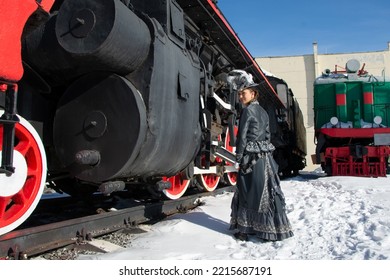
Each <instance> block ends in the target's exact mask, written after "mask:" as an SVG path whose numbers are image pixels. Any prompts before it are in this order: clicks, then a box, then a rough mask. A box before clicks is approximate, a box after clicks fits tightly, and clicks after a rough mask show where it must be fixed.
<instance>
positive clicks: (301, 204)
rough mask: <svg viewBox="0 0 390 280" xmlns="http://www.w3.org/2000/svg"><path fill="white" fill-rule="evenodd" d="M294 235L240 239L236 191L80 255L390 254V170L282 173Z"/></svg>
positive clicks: (120, 257)
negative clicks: (110, 247)
mask: <svg viewBox="0 0 390 280" xmlns="http://www.w3.org/2000/svg"><path fill="white" fill-rule="evenodd" d="M281 184H282V189H283V191H284V194H285V197H286V203H287V213H288V217H289V219H290V222H291V224H292V226H293V229H294V237H292V238H290V239H286V240H284V241H277V242H265V243H263V242H261V241H260V240H258V239H257V238H256V237H255V236H252V237H250V240H249V241H248V242H242V241H237V240H235V239H234V238H233V237H232V232H231V231H229V230H228V227H229V219H230V202H231V199H232V193H225V194H222V195H218V196H217V197H208V198H203V201H204V205H203V206H201V207H199V208H197V209H194V210H192V211H191V212H190V213H186V214H177V215H174V216H171V217H169V218H167V219H166V220H164V221H162V222H159V223H157V224H155V225H152V226H147V227H146V226H145V227H143V229H145V230H146V232H145V233H142V234H138V235H137V236H136V237H135V238H134V239H133V240H132V241H131V242H130V243H129V244H128V246H127V248H126V249H121V250H119V251H116V252H112V253H108V254H101V255H93V256H80V259H100V260H107V259H110V260H112V259H117V260H390V177H385V178H383V177H382V178H381V177H380V178H362V177H324V176H316V175H315V174H313V175H310V174H306V175H305V174H303V175H302V176H298V177H295V178H292V179H289V180H284V181H282V183H281Z"/></svg>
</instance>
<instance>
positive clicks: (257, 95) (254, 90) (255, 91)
mask: <svg viewBox="0 0 390 280" xmlns="http://www.w3.org/2000/svg"><path fill="white" fill-rule="evenodd" d="M250 90H252V91H253V92H254V93H255V98H254V100H257V99H258V98H259V90H258V89H257V88H254V87H253V88H250Z"/></svg>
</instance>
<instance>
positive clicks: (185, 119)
mask: <svg viewBox="0 0 390 280" xmlns="http://www.w3.org/2000/svg"><path fill="white" fill-rule="evenodd" d="M1 5H2V6H1V9H2V10H7V11H9V12H8V14H7V15H2V16H1V17H2V21H1V24H0V31H1V33H0V38H1V44H0V59H1V61H2V63H1V66H0V109H1V112H0V116H1V119H0V139H1V142H0V150H1V154H0V155H1V167H0V168H1V169H0V234H4V233H6V232H9V231H11V230H13V229H14V228H16V227H17V226H18V225H20V224H21V223H23V221H24V220H26V219H27V218H28V217H29V215H30V214H31V212H32V211H33V210H34V208H35V206H36V205H37V203H38V201H39V200H40V197H41V195H42V192H43V190H44V188H45V187H51V188H52V189H54V190H56V191H58V192H65V193H68V194H71V195H74V196H78V195H81V196H84V195H88V194H91V193H93V192H96V191H99V192H101V193H103V194H106V195H109V194H111V193H112V192H115V191H122V190H125V189H126V190H133V191H134V190H135V191H136V190H138V189H140V190H141V188H142V189H143V188H146V189H147V190H149V192H150V193H151V194H153V195H156V194H164V195H165V196H166V197H168V198H170V199H176V198H179V197H181V196H182V195H183V194H184V192H185V191H186V189H187V188H188V187H189V186H191V187H198V188H201V189H203V190H206V191H213V190H214V189H215V188H216V187H217V186H218V184H219V183H225V184H229V185H234V184H235V183H236V176H237V170H236V169H235V168H234V162H235V153H234V142H235V133H236V131H237V118H238V115H239V104H238V102H237V101H238V100H237V96H236V93H235V92H234V90H232V87H231V85H229V83H227V82H226V80H227V79H226V77H227V74H228V73H229V71H231V70H233V69H244V70H245V71H247V72H248V73H251V75H253V77H254V79H255V81H256V82H257V83H259V90H260V92H261V96H260V102H261V104H262V106H263V107H264V108H265V109H266V110H267V111H268V113H269V115H270V121H271V124H272V139H273V143H274V145H275V146H276V151H275V158H276V159H277V162H278V163H279V171H280V173H281V174H284V175H293V174H296V173H297V172H298V171H299V170H301V169H303V168H304V167H305V155H306V142H304V139H305V137H302V135H303V136H304V134H305V130H304V126H303V118H302V114H301V111H300V109H299V106H298V104H297V102H296V100H295V99H294V97H293V94H292V91H291V90H290V89H289V88H288V86H287V84H286V83H285V82H284V81H283V80H281V79H278V78H275V77H271V76H267V75H266V74H264V72H263V71H262V70H261V69H260V67H259V66H258V65H257V64H256V62H255V61H254V60H253V58H252V57H251V55H250V54H249V52H248V51H247V49H246V48H245V46H244V45H243V44H242V42H241V41H240V40H239V38H238V37H237V35H236V34H235V32H234V31H233V29H232V27H231V26H230V25H229V23H228V22H227V20H226V19H225V18H224V16H223V15H222V13H221V11H220V10H219V9H218V7H217V5H216V3H215V1H211V0H185V1H184V0H176V1H175V0H153V1H143V0H122V1H120V0H104V1H103V0H56V1H54V0H46V1H45V0H35V1H34V0H18V1H2V2H1ZM10 22H12V23H13V24H12V25H11V24H9V23H10Z"/></svg>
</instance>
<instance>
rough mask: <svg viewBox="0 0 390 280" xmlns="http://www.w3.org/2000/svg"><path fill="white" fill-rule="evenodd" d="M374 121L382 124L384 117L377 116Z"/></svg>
mask: <svg viewBox="0 0 390 280" xmlns="http://www.w3.org/2000/svg"><path fill="white" fill-rule="evenodd" d="M374 123H375V124H378V125H379V124H381V123H382V117H381V116H375V118H374Z"/></svg>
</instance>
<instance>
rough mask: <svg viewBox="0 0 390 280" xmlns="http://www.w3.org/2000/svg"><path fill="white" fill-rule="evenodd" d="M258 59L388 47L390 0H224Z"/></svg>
mask: <svg viewBox="0 0 390 280" xmlns="http://www.w3.org/2000/svg"><path fill="white" fill-rule="evenodd" d="M218 7H219V8H220V9H221V11H222V13H223V14H224V15H225V17H226V19H227V20H228V22H229V23H230V25H231V26H232V27H233V29H234V30H235V31H236V33H237V34H238V36H239V37H240V39H241V40H242V41H243V43H244V45H245V46H246V47H247V49H248V50H249V52H250V53H251V54H252V56H254V57H263V56H289V55H303V54H312V53H313V46H312V45H313V42H317V43H318V52H319V53H320V54H326V53H350V52H371V51H382V50H385V49H387V42H389V41H390V0H368V1H367V0H352V1H346V0H339V1H330V0H328V1H319V0H296V1H293V0H268V1H264V0H240V1H235V0H218Z"/></svg>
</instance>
